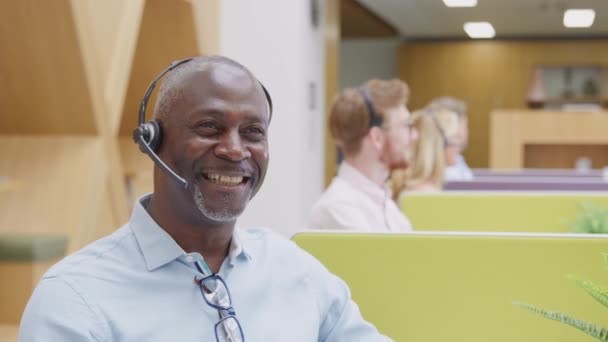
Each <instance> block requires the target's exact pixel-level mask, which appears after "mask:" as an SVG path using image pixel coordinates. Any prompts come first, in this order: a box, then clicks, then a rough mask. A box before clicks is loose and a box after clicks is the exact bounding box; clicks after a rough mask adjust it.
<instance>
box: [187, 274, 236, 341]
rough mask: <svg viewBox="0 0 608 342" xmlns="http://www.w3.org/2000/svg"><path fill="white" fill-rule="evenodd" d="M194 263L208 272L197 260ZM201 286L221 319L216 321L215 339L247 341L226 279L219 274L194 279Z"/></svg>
mask: <svg viewBox="0 0 608 342" xmlns="http://www.w3.org/2000/svg"><path fill="white" fill-rule="evenodd" d="M194 265H195V266H196V268H197V269H198V271H199V272H201V273H202V274H206V273H205V272H204V271H203V269H202V267H201V266H200V265H199V264H198V262H195V263H194ZM194 280H195V282H196V284H197V285H198V286H199V287H200V290H201V294H202V295H203V299H204V300H205V302H206V303H207V304H208V305H209V306H210V307H212V308H214V309H216V310H217V311H218V314H219V316H220V319H219V321H218V322H217V323H215V340H216V341H217V342H245V336H244V334H243V328H242V327H241V324H240V323H239V321H238V319H237V318H236V312H235V311H234V308H233V307H232V297H231V296H230V291H229V290H228V286H226V282H224V279H222V277H220V276H219V275H217V274H212V275H209V276H205V277H203V278H201V279H198V278H195V279H194Z"/></svg>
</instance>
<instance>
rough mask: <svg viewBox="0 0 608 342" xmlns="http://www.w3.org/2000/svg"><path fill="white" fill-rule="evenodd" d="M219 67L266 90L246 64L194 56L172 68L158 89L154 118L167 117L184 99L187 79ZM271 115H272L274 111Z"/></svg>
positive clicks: (221, 57)
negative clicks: (243, 77) (239, 74)
mask: <svg viewBox="0 0 608 342" xmlns="http://www.w3.org/2000/svg"><path fill="white" fill-rule="evenodd" d="M217 69H225V70H229V71H230V72H231V73H235V72H236V73H241V74H242V75H244V76H246V77H247V78H248V79H249V80H250V81H251V82H255V84H256V87H258V88H259V89H260V91H261V92H264V90H263V89H262V85H261V83H260V82H259V81H258V80H257V78H256V77H255V76H254V75H253V73H252V72H251V71H250V70H249V69H247V68H246V67H245V66H244V65H242V64H240V63H238V62H236V61H234V60H232V59H230V58H227V57H224V56H201V57H194V58H193V59H192V60H190V61H188V62H186V63H184V64H181V65H179V66H177V67H176V68H175V69H173V70H171V71H170V72H169V73H168V74H167V76H166V77H165V79H164V81H163V82H162V85H161V87H160V90H159V91H158V98H157V100H156V106H155V108H154V119H156V120H158V121H161V122H162V121H165V120H166V119H167V117H168V116H169V114H170V113H171V109H172V108H173V106H174V104H175V103H176V102H178V101H180V100H181V99H183V95H184V94H183V89H182V85H183V84H185V83H186V82H185V81H186V80H187V79H188V78H190V77H192V76H193V75H194V74H197V73H199V72H209V73H213V71H215V70H217ZM230 69H232V70H230ZM269 112H270V108H269ZM269 115H272V113H270V114H269Z"/></svg>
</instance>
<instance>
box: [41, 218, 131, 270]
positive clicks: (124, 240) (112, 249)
mask: <svg viewBox="0 0 608 342" xmlns="http://www.w3.org/2000/svg"><path fill="white" fill-rule="evenodd" d="M132 236H133V234H132V232H131V229H130V228H129V226H128V224H127V225H124V226H122V227H121V228H119V229H117V230H116V231H115V232H113V233H112V234H110V235H108V236H106V237H103V238H101V239H99V240H96V241H94V242H92V243H90V244H88V245H87V246H84V247H83V248H81V249H80V250H78V251H76V252H74V253H72V254H70V255H68V256H66V257H65V258H63V259H62V260H60V261H59V262H58V263H56V264H55V265H53V266H52V267H51V268H50V269H49V270H48V271H47V272H46V273H45V274H44V276H43V277H42V278H43V279H44V278H54V277H61V278H64V279H67V278H70V277H79V276H91V275H93V274H94V273H96V272H98V271H99V270H100V269H102V268H105V267H106V266H107V265H110V264H112V263H116V264H120V263H121V262H124V260H123V259H124V257H125V256H126V254H128V253H129V252H128V251H129V250H131V249H132V248H133V247H134V246H133V245H132V244H133V241H130V240H134V239H132ZM130 238H131V239H130Z"/></svg>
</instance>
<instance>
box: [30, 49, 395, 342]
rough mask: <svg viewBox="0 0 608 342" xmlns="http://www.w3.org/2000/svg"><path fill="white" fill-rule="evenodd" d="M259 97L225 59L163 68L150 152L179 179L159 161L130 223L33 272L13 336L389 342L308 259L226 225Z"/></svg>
mask: <svg viewBox="0 0 608 342" xmlns="http://www.w3.org/2000/svg"><path fill="white" fill-rule="evenodd" d="M269 100H270V98H269V97H267V96H266V93H265V90H264V89H263V87H262V86H261V84H260V83H259V82H258V81H257V79H256V78H255V77H254V76H253V75H252V74H251V72H249V71H248V70H247V69H246V68H245V67H243V66H242V65H240V64H238V63H236V62H234V61H232V60H230V59H227V58H224V57H198V58H194V59H192V60H190V61H187V62H185V63H181V64H179V65H177V66H176V67H175V68H174V69H173V70H171V71H170V72H169V74H168V76H167V77H166V79H165V81H164V82H163V85H162V87H161V89H160V91H159V96H158V102H157V106H156V109H155V118H156V120H157V122H158V125H159V126H160V128H161V129H162V130H159V131H158V132H157V133H158V135H162V141H160V145H159V146H158V147H157V148H156V149H155V150H156V152H158V156H159V157H160V159H161V160H162V161H164V163H165V164H166V165H167V166H168V168H169V169H170V170H172V171H173V172H175V173H176V175H172V174H170V171H167V170H163V168H161V167H158V165H159V164H158V162H157V166H156V167H155V169H154V193H152V194H151V195H147V196H144V197H142V198H141V199H140V200H138V201H137V202H136V204H135V207H134V209H133V213H132V216H131V219H130V221H129V222H128V223H127V224H126V225H125V226H123V227H121V228H120V229H118V230H117V231H116V232H115V233H113V234H112V235H110V236H108V237H106V238H103V239H101V240H98V241H96V242H94V243H93V244H91V245H89V246H87V247H85V248H84V249H82V250H81V251H79V252H77V253H75V254H73V255H71V256H68V257H67V258H65V259H64V260H62V261H61V262H59V263H58V264H57V265H55V266H53V267H52V268H51V269H50V270H49V271H48V272H47V273H46V274H45V275H44V277H43V278H42V280H41V281H40V283H39V285H38V287H37V288H36V290H35V291H34V294H33V295H32V298H31V299H30V301H29V303H28V305H27V308H26V310H25V313H24V316H23V319H22V322H21V327H20V335H19V341H22V342H29V341H148V342H153V341H163V342H166V341H186V342H187V341H193V342H194V341H196V342H201V341H220V342H224V341H231V342H242V341H251V342H256V341H264V342H272V341H277V342H278V341H281V342H282V341H290V342H294V341H295V342H299V341H301V342H311V341H328V342H331V341H336V342H337V341H355V342H357V341H366V342H368V341H388V340H389V339H388V338H387V337H384V336H382V335H380V334H379V333H378V332H377V330H376V329H375V328H374V327H373V326H372V325H371V324H369V323H367V322H365V321H364V320H363V318H362V317H361V315H360V313H359V310H358V308H357V306H356V305H355V304H354V303H353V302H352V300H351V298H350V293H349V290H348V287H347V286H346V285H345V284H344V282H342V281H341V280H340V279H338V278H337V277H335V276H334V275H332V274H330V273H329V272H328V271H327V269H325V267H323V266H322V265H321V264H320V263H319V262H318V261H317V260H315V259H314V258H313V257H312V256H310V255H308V254H306V253H305V252H304V251H302V250H301V249H299V248H298V247H297V246H296V245H295V244H293V243H292V242H290V241H288V240H285V239H283V238H281V237H278V236H276V235H274V234H272V233H271V232H270V231H267V230H259V229H258V230H242V231H241V230H238V231H237V230H235V228H234V227H235V223H236V220H237V218H238V217H239V215H240V214H241V213H242V212H243V210H244V209H245V207H246V206H247V203H248V202H249V200H250V199H251V198H252V197H253V196H254V195H255V194H256V192H257V191H258V190H259V188H260V186H261V185H262V182H263V180H264V176H265V174H266V169H267V166H268V158H269V156H268V141H267V132H268V125H269V122H270V119H271V115H272V107H271V105H270V101H269ZM144 110H145V107H144ZM142 118H143V117H142ZM142 120H143V119H142ZM148 138H150V137H147V139H148ZM181 178H183V181H182V180H181ZM184 184H187V186H186V187H184ZM280 200H281V199H277V201H280ZM269 210H270V209H269ZM269 214H271V213H270V212H269ZM286 224H288V222H286Z"/></svg>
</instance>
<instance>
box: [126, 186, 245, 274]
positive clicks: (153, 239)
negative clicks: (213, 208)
mask: <svg viewBox="0 0 608 342" xmlns="http://www.w3.org/2000/svg"><path fill="white" fill-rule="evenodd" d="M150 197H151V195H150V194H148V195H145V196H143V197H141V198H140V199H139V200H138V201H137V202H136V203H135V206H134V208H133V212H132V213H131V219H130V221H129V225H130V226H131V230H132V231H133V234H134V235H135V239H136V240H137V243H138V245H139V248H140V250H141V253H142V255H143V257H144V260H145V262H146V267H147V268H148V271H153V270H155V269H157V268H159V267H161V266H164V265H166V264H168V263H170V262H171V261H174V260H176V259H178V258H179V257H181V256H184V255H186V252H185V251H184V250H183V249H182V248H181V247H180V246H179V245H178V244H177V242H175V240H173V238H172V237H171V235H169V234H168V233H167V232H166V231H165V230H164V229H163V228H162V227H161V226H159V225H158V224H157V223H156V221H154V219H153V218H152V217H151V216H150V214H149V213H148V211H147V210H146V208H145V207H147V206H148V203H149V202H150ZM239 257H242V258H245V259H246V260H251V259H252V257H251V255H250V254H249V253H247V252H246V251H245V247H244V245H243V239H242V238H241V237H240V234H239V233H238V232H237V229H235V230H234V233H233V234H232V242H231V244H230V251H229V252H228V261H229V262H230V264H234V261H235V260H236V259H237V258H239Z"/></svg>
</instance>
